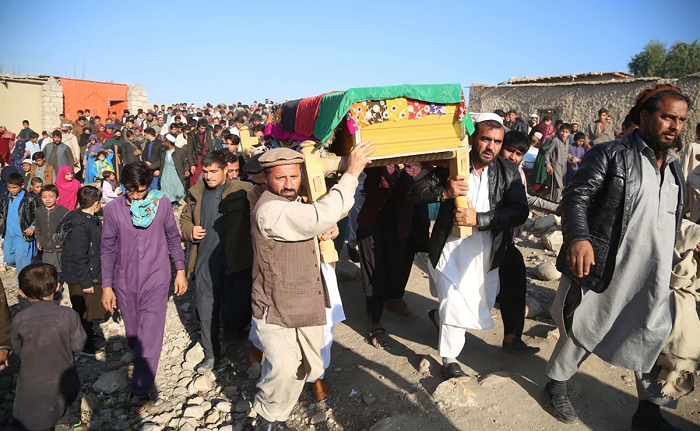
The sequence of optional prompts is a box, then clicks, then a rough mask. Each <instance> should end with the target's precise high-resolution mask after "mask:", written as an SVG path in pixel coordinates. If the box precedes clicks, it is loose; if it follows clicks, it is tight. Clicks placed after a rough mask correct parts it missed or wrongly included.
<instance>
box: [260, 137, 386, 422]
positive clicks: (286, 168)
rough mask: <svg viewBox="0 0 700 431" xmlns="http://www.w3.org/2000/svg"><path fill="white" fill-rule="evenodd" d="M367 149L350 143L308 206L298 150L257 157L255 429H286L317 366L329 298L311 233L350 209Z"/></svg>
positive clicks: (320, 369) (318, 369) (319, 372)
mask: <svg viewBox="0 0 700 431" xmlns="http://www.w3.org/2000/svg"><path fill="white" fill-rule="evenodd" d="M373 151H374V150H373V149H372V148H370V143H367V142H363V143H361V144H359V145H357V146H356V147H354V148H353V149H352V151H351V152H350V156H349V158H348V169H347V171H346V172H345V174H343V176H342V177H341V179H340V181H339V182H338V184H336V185H335V186H333V187H332V188H331V189H330V190H329V192H328V194H327V195H326V196H324V197H323V198H321V199H319V200H318V201H316V202H315V203H313V204H306V203H303V201H302V200H301V199H300V197H299V189H300V186H301V178H302V176H301V164H302V163H303V162H304V156H303V154H301V153H299V152H296V151H294V150H291V149H288V148H277V149H273V150H270V151H267V152H265V153H264V154H263V155H262V156H260V159H259V162H260V164H261V166H262V168H263V170H264V172H265V179H266V182H267V191H265V192H264V193H263V194H262V195H261V196H260V199H259V200H258V202H257V204H256V205H255V208H254V209H253V210H252V212H251V225H252V229H251V230H252V238H253V291H252V305H253V320H254V331H255V334H253V335H254V336H256V337H257V339H258V340H259V342H260V344H261V347H262V350H263V352H264V353H265V359H264V360H263V364H262V375H261V377H260V381H259V382H258V384H257V386H258V389H259V392H258V393H257V394H256V396H255V402H254V404H253V408H254V410H255V411H256V412H257V413H258V414H259V415H260V416H262V420H261V422H260V423H259V424H258V427H257V430H263V431H272V430H279V429H286V425H285V423H284V422H285V421H286V420H287V418H288V417H289V415H290V414H291V412H292V409H293V408H294V405H295V404H296V402H297V400H298V398H299V395H300V394H301V391H302V389H303V387H304V383H305V382H307V381H314V380H316V379H318V378H319V377H321V375H322V374H323V372H324V368H323V360H322V358H321V348H322V346H323V338H324V336H323V325H325V323H326V307H327V306H329V305H330V304H329V297H328V291H327V289H326V286H325V285H324V283H323V282H322V281H321V277H322V275H321V270H320V261H319V251H318V241H317V239H316V237H317V236H318V235H320V234H322V233H324V232H326V231H328V230H329V229H330V228H331V227H333V226H334V225H335V224H336V223H337V222H338V220H340V218H341V216H342V215H343V214H346V213H347V212H348V211H349V210H350V208H352V205H353V203H354V199H353V195H354V194H355V189H356V188H357V184H358V181H357V178H358V176H359V175H360V173H361V172H362V170H363V169H364V168H365V166H366V165H367V163H368V156H369V155H370V154H371V153H372V152H373Z"/></svg>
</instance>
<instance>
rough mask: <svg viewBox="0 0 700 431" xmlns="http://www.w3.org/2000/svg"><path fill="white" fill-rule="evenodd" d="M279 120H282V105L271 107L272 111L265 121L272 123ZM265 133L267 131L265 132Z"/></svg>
mask: <svg viewBox="0 0 700 431" xmlns="http://www.w3.org/2000/svg"><path fill="white" fill-rule="evenodd" d="M280 121H282V107H281V106H279V105H278V106H276V107H273V108H272V112H271V113H270V115H269V116H268V117H267V122H268V124H269V123H272V124H277V123H279V122H280ZM265 134H266V135H267V133H265Z"/></svg>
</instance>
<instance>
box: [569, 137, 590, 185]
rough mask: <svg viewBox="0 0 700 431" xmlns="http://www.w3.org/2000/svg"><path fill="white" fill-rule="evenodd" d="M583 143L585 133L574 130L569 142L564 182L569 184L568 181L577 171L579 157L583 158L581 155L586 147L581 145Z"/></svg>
mask: <svg viewBox="0 0 700 431" xmlns="http://www.w3.org/2000/svg"><path fill="white" fill-rule="evenodd" d="M585 143H586V135H585V134H584V133H583V132H576V134H574V140H573V142H572V143H571V144H569V156H568V160H567V163H568V166H567V167H566V182H565V183H564V184H569V181H571V179H572V178H573V177H574V174H576V171H578V167H579V164H580V163H581V159H583V155H584V154H586V148H585V147H584V146H583V144H585Z"/></svg>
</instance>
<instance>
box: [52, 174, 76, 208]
mask: <svg viewBox="0 0 700 431" xmlns="http://www.w3.org/2000/svg"><path fill="white" fill-rule="evenodd" d="M56 187H58V191H59V196H58V204H59V205H61V206H64V207H66V208H68V211H72V210H74V209H75V206H76V204H77V202H78V190H79V189H80V182H78V180H76V179H74V178H73V169H71V167H70V166H68V165H65V166H61V168H60V169H59V170H58V175H56Z"/></svg>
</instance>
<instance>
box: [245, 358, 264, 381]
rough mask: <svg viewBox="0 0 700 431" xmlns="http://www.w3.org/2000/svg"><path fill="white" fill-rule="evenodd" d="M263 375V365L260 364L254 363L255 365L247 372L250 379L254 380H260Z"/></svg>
mask: <svg viewBox="0 0 700 431" xmlns="http://www.w3.org/2000/svg"><path fill="white" fill-rule="evenodd" d="M261 373H262V365H261V364H260V362H253V364H252V365H251V366H250V368H248V370H247V371H246V374H248V377H249V378H251V379H253V380H258V379H259V378H260V374H261Z"/></svg>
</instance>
